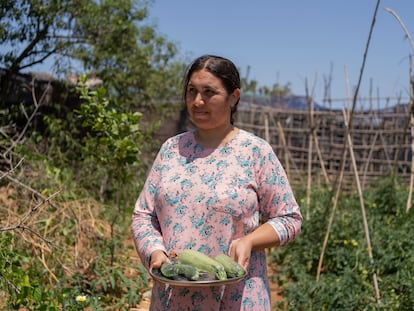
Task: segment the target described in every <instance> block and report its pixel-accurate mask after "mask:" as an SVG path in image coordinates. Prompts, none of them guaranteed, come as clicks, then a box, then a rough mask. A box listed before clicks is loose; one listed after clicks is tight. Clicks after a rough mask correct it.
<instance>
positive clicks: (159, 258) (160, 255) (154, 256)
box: [150, 249, 171, 269]
mask: <svg viewBox="0 0 414 311" xmlns="http://www.w3.org/2000/svg"><path fill="white" fill-rule="evenodd" d="M164 262H171V261H170V259H169V258H168V256H167V255H166V254H165V252H164V251H162V250H159V249H157V250H155V251H153V252H152V253H151V259H150V269H151V268H154V269H155V268H159V267H161V265H162V264H163V263H164Z"/></svg>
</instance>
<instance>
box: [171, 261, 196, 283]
mask: <svg viewBox="0 0 414 311" xmlns="http://www.w3.org/2000/svg"><path fill="white" fill-rule="evenodd" d="M174 267H175V268H176V269H177V272H178V274H180V275H183V276H185V278H186V279H187V280H190V281H198V280H199V279H200V274H199V272H198V269H197V268H196V267H194V266H193V265H189V264H183V263H176V264H174Z"/></svg>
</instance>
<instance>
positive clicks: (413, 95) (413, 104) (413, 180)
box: [405, 58, 414, 213]
mask: <svg viewBox="0 0 414 311" xmlns="http://www.w3.org/2000/svg"><path fill="white" fill-rule="evenodd" d="M411 60H412V59H411V58H410V77H411V78H410V86H411V87H410V120H411V174H410V187H409V193H408V199H407V206H406V209H405V211H406V212H407V213H408V212H409V211H410V209H411V205H412V197H413V186H414V161H413V154H414V76H413V66H412V61H411Z"/></svg>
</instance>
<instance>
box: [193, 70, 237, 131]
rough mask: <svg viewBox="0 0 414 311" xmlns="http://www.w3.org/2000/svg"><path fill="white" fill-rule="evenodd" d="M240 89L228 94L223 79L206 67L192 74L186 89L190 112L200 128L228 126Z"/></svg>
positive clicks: (209, 128)
mask: <svg viewBox="0 0 414 311" xmlns="http://www.w3.org/2000/svg"><path fill="white" fill-rule="evenodd" d="M239 96H240V89H236V90H234V92H233V93H232V94H228V93H227V90H226V89H225V88H224V86H223V84H222V82H221V80H220V79H219V78H217V77H216V76H214V75H213V74H211V73H210V72H208V71H206V70H205V69H202V70H199V71H195V72H193V74H192V75H191V78H190V80H189V82H188V86H187V90H186V105H187V110H188V114H189V116H190V118H191V120H192V121H193V123H194V124H195V126H196V127H197V128H198V129H203V130H211V129H216V128H226V127H228V126H229V124H230V114H231V109H232V108H233V107H234V105H235V104H236V103H237V100H238V99H239Z"/></svg>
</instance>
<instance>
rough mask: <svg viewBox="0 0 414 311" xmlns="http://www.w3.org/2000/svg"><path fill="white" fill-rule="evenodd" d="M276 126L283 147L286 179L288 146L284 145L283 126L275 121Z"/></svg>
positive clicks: (288, 168)
mask: <svg viewBox="0 0 414 311" xmlns="http://www.w3.org/2000/svg"><path fill="white" fill-rule="evenodd" d="M276 126H277V132H278V133H279V137H280V141H281V142H282V146H283V149H284V151H285V152H284V155H285V165H286V168H285V169H286V174H287V177H288V179H289V180H290V163H289V158H291V157H289V148H288V147H287V145H286V139H285V133H284V132H283V128H282V125H281V124H280V122H279V121H277V123H276Z"/></svg>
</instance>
